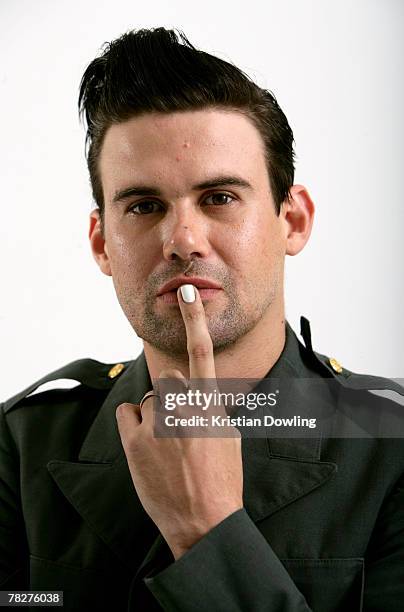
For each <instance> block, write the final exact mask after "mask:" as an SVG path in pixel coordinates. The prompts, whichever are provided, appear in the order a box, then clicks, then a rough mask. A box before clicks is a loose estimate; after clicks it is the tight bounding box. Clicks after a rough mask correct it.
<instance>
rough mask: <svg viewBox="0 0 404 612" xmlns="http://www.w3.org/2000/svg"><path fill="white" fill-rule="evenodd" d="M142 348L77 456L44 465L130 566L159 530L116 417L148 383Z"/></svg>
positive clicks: (135, 564) (133, 566)
mask: <svg viewBox="0 0 404 612" xmlns="http://www.w3.org/2000/svg"><path fill="white" fill-rule="evenodd" d="M151 387H152V385H151V381H150V377H149V373H148V370H147V365H146V361H145V358H144V353H142V354H141V355H140V356H139V357H138V358H137V359H136V361H134V362H132V363H131V364H130V366H129V367H128V369H127V370H126V371H125V372H124V373H123V374H122V375H121V377H120V378H119V379H118V380H117V382H116V383H115V385H114V387H113V388H112V390H111V391H110V393H109V394H108V396H107V398H106V399H105V401H104V403H103V405H102V407H101V409H100V411H99V413H98V415H97V417H96V419H95V421H94V423H93V425H92V426H91V428H90V429H89V431H88V434H87V436H86V438H85V440H84V443H83V445H82V448H81V450H80V453H79V458H78V459H79V461H78V462H70V461H59V460H54V461H50V462H49V463H48V465H47V468H48V471H49V473H50V474H51V476H52V478H53V479H54V481H55V482H56V484H57V486H58V487H59V489H60V490H61V491H62V493H63V494H64V496H65V497H66V499H67V500H68V501H69V502H70V503H71V504H72V505H73V506H74V508H75V509H76V510H77V512H78V513H79V514H80V515H81V516H82V518H83V519H84V520H85V521H86V522H87V524H88V525H89V526H90V528H91V529H92V530H93V531H95V532H96V533H97V534H98V536H99V537H100V538H101V539H102V540H103V541H104V543H105V544H107V546H109V548H110V549H112V551H113V552H114V553H115V554H116V556H117V557H118V558H119V559H120V560H121V561H122V562H123V563H124V564H125V565H127V567H128V568H129V569H130V571H131V572H134V571H135V570H136V569H137V567H138V566H139V563H140V562H141V560H142V559H143V557H144V555H145V554H146V552H147V550H148V548H149V546H150V542H152V541H153V539H155V537H156V536H157V535H158V530H157V527H156V526H155V525H154V523H153V522H152V521H151V519H150V518H149V516H148V515H147V514H146V512H145V511H144V509H143V507H142V505H141V504H140V501H139V499H138V497H137V494H136V490H135V488H134V486H133V483H132V479H131V476H130V473H129V468H128V465H127V462H126V457H125V454H124V452H123V448H122V445H121V440H120V437H119V433H118V428H117V425H116V419H115V410H116V408H117V406H118V405H119V404H121V403H123V402H131V403H134V404H138V403H139V402H140V400H141V399H142V397H143V395H144V394H145V393H146V391H148V390H149V389H151Z"/></svg>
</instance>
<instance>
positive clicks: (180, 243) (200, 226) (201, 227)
mask: <svg viewBox="0 0 404 612" xmlns="http://www.w3.org/2000/svg"><path fill="white" fill-rule="evenodd" d="M207 232H208V228H207V223H206V222H205V221H204V219H202V218H201V215H200V214H198V213H197V212H193V211H190V210H187V211H182V212H181V211H180V212H178V211H177V212H176V213H175V214H173V218H172V219H167V226H166V227H165V231H164V234H165V235H164V242H163V254H164V258H165V259H166V260H167V261H172V260H176V259H182V260H184V261H187V260H189V259H191V258H194V257H207V255H208V253H209V249H210V247H209V241H208V237H207Z"/></svg>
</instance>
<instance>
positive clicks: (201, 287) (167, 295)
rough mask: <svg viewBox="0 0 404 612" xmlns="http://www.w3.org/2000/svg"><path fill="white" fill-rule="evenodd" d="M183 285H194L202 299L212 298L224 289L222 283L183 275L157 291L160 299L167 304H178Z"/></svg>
mask: <svg viewBox="0 0 404 612" xmlns="http://www.w3.org/2000/svg"><path fill="white" fill-rule="evenodd" d="M181 285H194V287H196V288H197V289H198V292H199V295H200V296H201V300H202V301H204V300H211V299H213V298H215V297H216V296H217V295H218V294H219V293H220V292H221V291H223V289H222V288H221V286H220V285H218V284H217V283H215V282H214V281H211V280H209V279H206V278H197V277H187V276H181V277H177V278H174V279H172V280H171V281H169V282H168V283H166V284H165V285H163V287H161V289H160V290H159V292H158V293H157V297H158V299H159V300H160V301H161V302H163V303H165V304H178V299H177V290H178V287H181Z"/></svg>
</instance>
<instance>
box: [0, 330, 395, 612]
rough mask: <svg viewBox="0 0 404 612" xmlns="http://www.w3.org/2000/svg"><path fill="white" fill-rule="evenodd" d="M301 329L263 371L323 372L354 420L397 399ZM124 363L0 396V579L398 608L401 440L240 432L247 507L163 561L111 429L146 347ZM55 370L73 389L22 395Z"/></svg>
mask: <svg viewBox="0 0 404 612" xmlns="http://www.w3.org/2000/svg"><path fill="white" fill-rule="evenodd" d="M302 330H303V337H304V340H305V345H306V346H304V345H303V344H301V343H300V342H299V341H298V339H297V337H296V336H295V335H294V333H293V332H292V331H291V329H290V328H289V327H288V328H287V340H286V345H285V348H284V350H283V352H282V355H281V357H280V358H279V360H278V362H277V363H276V364H275V366H274V367H273V368H272V370H271V372H270V373H269V374H268V377H279V379H282V378H284V379H285V380H286V379H287V377H295V378H306V377H307V378H312V379H318V380H320V381H321V380H330V381H332V382H333V383H334V384H335V388H336V389H337V391H336V392H335V390H334V391H333V392H332V393H331V395H330V397H331V398H332V400H331V401H332V402H334V403H335V405H338V406H339V407H340V408H342V410H348V411H349V413H350V415H355V411H359V412H360V411H361V410H363V409H364V408H365V409H366V410H368V411H370V412H371V413H372V414H373V415H376V417H377V418H378V411H379V410H380V402H381V401H383V403H384V405H385V403H387V405H388V406H390V405H393V403H394V402H393V401H392V400H381V399H380V397H377V396H375V395H374V394H373V393H371V390H373V389H392V390H393V391H395V392H396V393H397V394H403V389H402V387H400V386H399V385H397V384H396V383H394V382H393V381H389V380H387V379H383V378H377V377H371V376H361V375H357V374H353V373H351V372H348V371H346V370H344V369H341V368H340V367H339V366H338V364H337V363H335V362H332V364H331V362H330V360H329V359H328V358H327V357H324V356H322V355H319V354H317V353H315V352H314V351H313V349H312V346H311V338H310V329H309V326H308V322H307V321H306V320H305V319H302ZM123 366H124V367H123V368H115V369H113V370H112V373H111V364H110V365H105V364H101V363H98V362H96V361H93V360H90V359H83V360H80V361H75V362H74V363H71V364H69V365H67V366H65V367H63V368H61V369H60V370H57V371H56V372H54V373H52V374H50V375H48V376H46V377H44V378H43V379H42V380H40V381H38V382H37V383H35V385H32V386H31V387H30V388H28V389H26V390H25V391H23V392H22V393H20V394H19V395H17V396H15V397H13V398H11V399H10V400H8V401H6V402H5V403H4V404H3V405H2V406H1V410H0V416H1V421H0V428H1V429H0V590H5V591H10V590H23V589H24V590H28V589H30V590H38V591H42V590H47V591H53V590H57V591H63V592H64V608H63V609H65V610H72V611H73V610H74V611H76V612H80V611H86V612H88V611H92V610H94V611H98V610H110V611H113V612H119V611H124V610H129V611H137V610H139V611H149V610H161V609H164V610H172V611H181V612H182V611H184V612H185V611H189V612H196V611H198V612H212V611H223V612H225V611H226V612H227V611H229V612H231V611H236V610H243V611H248V612H250V611H251V612H258V611H268V612H307V611H309V610H314V611H315V612H331V611H337V610H338V611H347V610H349V611H351V610H352V611H359V610H366V611H376V610H377V611H379V612H381V611H383V612H393V611H397V612H398V611H399V610H400V611H402V610H404V475H403V474H404V444H403V440H402V439H401V438H399V437H391V438H390V439H386V438H384V439H377V438H374V437H370V436H367V437H366V436H365V435H364V436H363V437H357V438H355V439H349V438H336V437H324V436H318V437H312V438H307V439H300V438H298V439H290V438H276V437H274V436H268V437H267V438H257V439H255V438H246V439H243V440H242V451H243V470H244V508H243V509H242V510H239V511H238V512H235V513H234V514H232V515H230V516H229V517H228V518H227V519H225V520H224V521H222V522H221V523H220V524H219V525H217V526H216V527H215V528H214V529H213V530H212V531H210V532H209V533H208V534H207V535H206V536H204V537H203V538H202V539H201V540H200V541H199V542H198V543H197V544H195V545H194V546H193V547H192V548H191V549H190V550H189V551H188V552H187V553H186V554H185V555H184V556H183V557H181V558H180V559H179V560H178V561H176V562H174V560H173V557H172V555H171V552H170V550H169V548H168V546H167V545H166V543H165V542H164V540H163V539H162V537H161V535H160V534H159V532H158V529H157V527H156V526H155V525H154V523H153V522H152V521H151V519H150V518H149V517H148V515H147V514H146V513H145V511H144V510H143V508H142V506H141V504H140V502H139V500H138V497H137V495H136V491H135V489H134V486H133V484H132V480H131V477H130V474H129V470H128V466H127V462H126V458H125V455H124V452H123V449H122V446H121V442H120V438H119V434H118V430H117V426H116V419H115V409H116V407H117V406H118V405H119V404H120V403H122V402H133V403H139V401H140V399H141V398H142V396H143V395H144V393H145V392H146V391H147V390H149V389H150V388H151V387H152V384H151V381H150V378H149V374H148V370H147V365H146V362H145V358H144V354H143V353H142V354H141V355H140V356H139V357H138V358H137V359H136V360H135V361H133V362H128V363H124V364H123ZM120 370H122V371H121V372H120ZM109 374H110V375H109ZM61 378H63V379H65V378H69V379H73V380H76V381H78V383H79V384H78V385H77V386H76V387H74V388H73V389H56V390H50V391H44V392H38V393H35V394H33V395H32V392H33V391H34V390H35V389H36V388H38V387H39V386H40V385H42V384H43V383H45V382H47V381H51V380H57V379H61ZM397 397H398V396H397ZM310 399H311V398H310V397H307V398H305V401H306V402H307V401H308V402H310ZM397 405H398V406H399V404H397ZM399 408H400V410H404V409H402V407H401V406H399ZM359 412H358V413H359Z"/></svg>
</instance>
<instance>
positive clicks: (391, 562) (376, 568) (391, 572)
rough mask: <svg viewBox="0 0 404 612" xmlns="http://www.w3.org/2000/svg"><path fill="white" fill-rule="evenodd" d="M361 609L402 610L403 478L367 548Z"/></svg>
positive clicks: (371, 611)
mask: <svg viewBox="0 0 404 612" xmlns="http://www.w3.org/2000/svg"><path fill="white" fill-rule="evenodd" d="M363 609H364V610H365V611H366V612H376V611H378V610H383V611H384V612H398V611H399V610H400V611H401V610H403V609H404V474H403V475H402V476H401V479H400V480H399V481H398V483H397V484H396V486H395V488H394V490H393V492H392V493H391V495H390V496H389V497H388V498H387V499H386V501H385V503H384V504H383V506H382V508H381V510H380V513H379V517H378V520H377V524H376V527H375V530H374V533H373V537H372V539H371V542H370V545H369V549H368V554H367V556H366V559H365V590H364V600H363Z"/></svg>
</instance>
